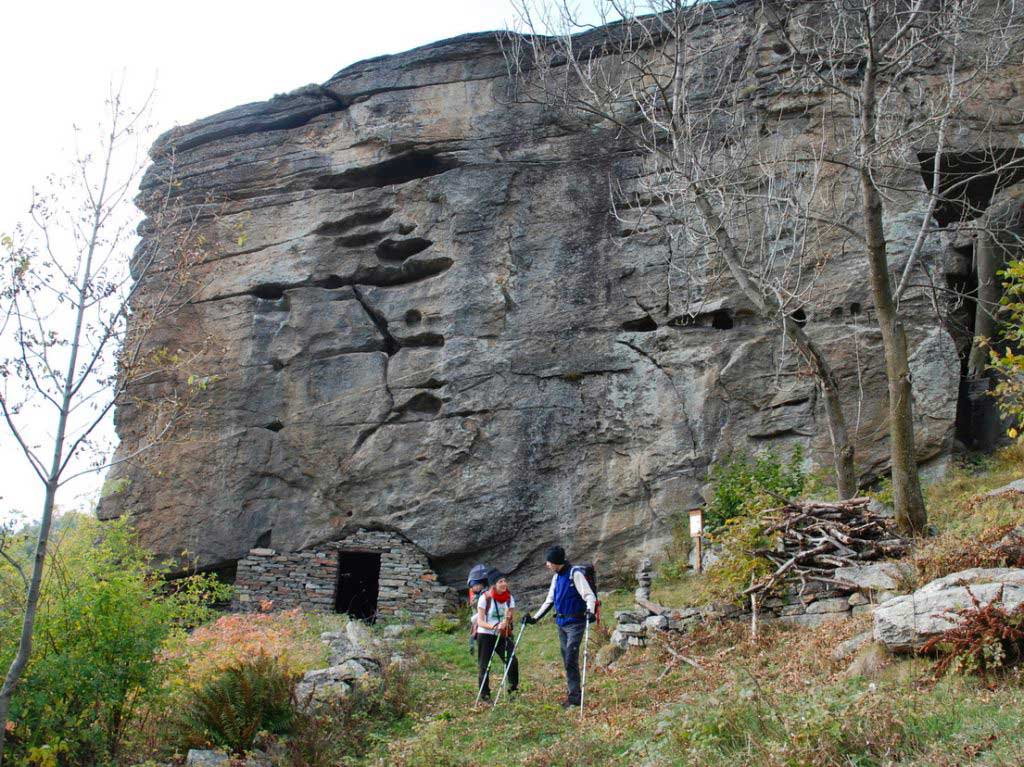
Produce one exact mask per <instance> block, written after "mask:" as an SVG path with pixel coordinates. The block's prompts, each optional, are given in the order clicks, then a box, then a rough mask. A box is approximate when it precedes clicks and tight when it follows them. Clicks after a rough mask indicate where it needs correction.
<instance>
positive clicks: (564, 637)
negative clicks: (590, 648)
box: [558, 622, 586, 704]
mask: <svg viewBox="0 0 1024 767" xmlns="http://www.w3.org/2000/svg"><path fill="white" fill-rule="evenodd" d="M585 627H586V624H585V623H582V622H580V623H569V624H567V625H565V626H559V627H558V644H559V645H560V646H561V648H562V665H563V666H565V686H566V693H567V696H566V697H567V699H568V701H569V702H570V703H576V704H579V702H580V645H581V644H582V643H583V629H584V628H585Z"/></svg>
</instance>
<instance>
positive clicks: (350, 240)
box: [334, 231, 384, 248]
mask: <svg viewBox="0 0 1024 767" xmlns="http://www.w3.org/2000/svg"><path fill="white" fill-rule="evenodd" d="M383 236H384V232H376V231H371V232H360V233H359V234H349V235H346V236H345V237H339V238H338V239H336V240H335V241H334V242H335V243H336V244H338V245H340V246H341V247H343V248H360V247H362V246H363V245H372V244H373V243H375V242H377V241H378V240H380V238H381V237H383Z"/></svg>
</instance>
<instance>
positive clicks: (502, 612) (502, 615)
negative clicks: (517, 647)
mask: <svg viewBox="0 0 1024 767" xmlns="http://www.w3.org/2000/svg"><path fill="white" fill-rule="evenodd" d="M487 585H488V586H489V588H488V589H487V590H486V591H485V592H483V593H482V594H481V595H480V599H479V600H478V601H477V618H476V631H477V643H476V646H477V669H478V677H477V690H479V691H480V700H482V701H489V700H490V699H491V687H490V680H489V679H488V673H487V672H488V666H489V665H490V663H491V659H492V657H494V656H497V657H499V658H501V660H502V661H503V664H502V666H499V667H498V668H503V667H504V665H506V664H508V663H509V658H510V657H511V665H510V666H509V669H508V691H509V692H510V693H512V692H515V691H516V689H517V688H518V687H519V660H518V658H516V657H515V656H514V655H512V620H513V611H514V610H515V606H516V600H515V597H513V596H512V592H511V591H509V588H508V579H507V577H506V576H505V574H504V573H503V572H501V571H499V570H491V571H490V572H489V573H488V574H487Z"/></svg>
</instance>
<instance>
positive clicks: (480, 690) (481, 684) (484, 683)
mask: <svg viewBox="0 0 1024 767" xmlns="http://www.w3.org/2000/svg"><path fill="white" fill-rule="evenodd" d="M497 649H498V643H497V641H495V643H494V647H492V648H491V654H490V655H489V656H487V668H486V669H485V670H484V678H483V681H482V682H480V689H479V690H477V693H476V703H474V704H473V706H474V707H475V706H479V705H480V698H481V697H482V696H483V694H484V685H486V684H487V677H488V676H489V675H490V673H491V661H492V660H494V651H495V650H497Z"/></svg>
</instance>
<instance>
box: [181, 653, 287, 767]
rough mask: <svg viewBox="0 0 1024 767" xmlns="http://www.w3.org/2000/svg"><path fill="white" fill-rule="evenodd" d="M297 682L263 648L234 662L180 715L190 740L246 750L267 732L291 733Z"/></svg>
mask: <svg viewBox="0 0 1024 767" xmlns="http://www.w3.org/2000/svg"><path fill="white" fill-rule="evenodd" d="M297 681H298V679H297V677H296V676H295V675H293V674H290V673H289V672H288V671H287V670H286V669H285V668H284V667H283V666H281V665H280V664H279V663H278V662H277V661H276V660H274V659H273V658H271V657H270V656H269V655H266V654H263V653H260V654H259V655H256V656H255V657H253V658H247V659H245V660H242V661H239V662H238V663H236V664H234V665H232V666H229V667H228V668H226V669H224V670H223V671H222V672H221V673H220V674H218V675H217V676H214V677H212V678H211V679H209V680H207V681H206V682H205V683H204V684H203V685H202V686H201V687H200V688H199V689H197V690H195V691H193V693H192V698H191V700H189V701H186V703H185V706H184V708H183V710H182V712H181V715H180V716H181V719H180V728H181V734H182V736H183V741H184V745H186V746H205V745H208V744H213V745H215V746H221V747H223V748H227V749H230V750H231V751H233V752H234V753H236V754H239V755H241V754H244V753H245V752H246V751H249V750H251V749H252V748H253V746H254V745H255V743H256V737H257V735H259V734H260V733H261V732H267V733H271V734H274V735H283V734H285V733H287V732H288V731H289V729H290V728H291V725H292V723H293V721H294V720H295V684H296V682H297Z"/></svg>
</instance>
